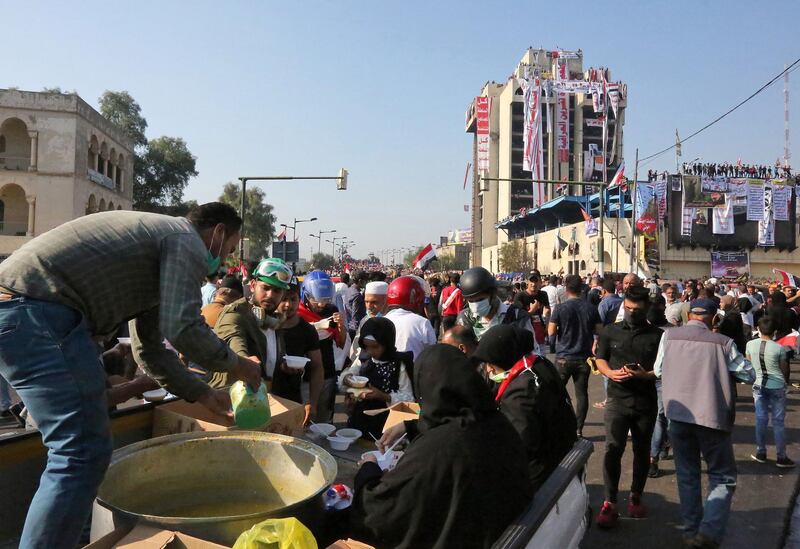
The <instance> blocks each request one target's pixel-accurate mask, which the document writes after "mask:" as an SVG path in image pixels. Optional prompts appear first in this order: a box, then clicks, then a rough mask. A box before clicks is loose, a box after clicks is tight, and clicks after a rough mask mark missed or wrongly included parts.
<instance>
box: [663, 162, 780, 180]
mask: <svg viewBox="0 0 800 549" xmlns="http://www.w3.org/2000/svg"><path fill="white" fill-rule="evenodd" d="M681 173H683V174H685V175H704V176H708V177H715V176H723V177H751V178H759V179H772V178H773V177H786V178H788V177H792V168H791V167H789V166H784V165H782V164H781V163H780V162H775V165H774V166H766V165H764V164H742V162H741V161H739V162H737V163H735V164H732V163H730V162H721V163H715V162H692V163H689V162H684V163H683V165H682V171H681ZM651 174H652V179H651V178H650V176H651ZM656 175H657V173H656V172H654V171H653V170H649V171H648V181H652V180H654V179H655V178H656Z"/></svg>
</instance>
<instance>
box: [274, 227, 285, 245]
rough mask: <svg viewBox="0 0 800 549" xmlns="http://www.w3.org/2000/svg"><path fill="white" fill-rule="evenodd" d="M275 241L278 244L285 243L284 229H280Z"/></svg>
mask: <svg viewBox="0 0 800 549" xmlns="http://www.w3.org/2000/svg"><path fill="white" fill-rule="evenodd" d="M275 240H277V241H278V242H286V227H284V228H283V229H281V232H279V233H278V234H277V235H276V236H275Z"/></svg>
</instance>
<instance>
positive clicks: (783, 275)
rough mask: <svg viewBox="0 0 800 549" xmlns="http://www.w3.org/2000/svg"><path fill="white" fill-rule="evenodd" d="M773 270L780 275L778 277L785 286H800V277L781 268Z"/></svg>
mask: <svg viewBox="0 0 800 549" xmlns="http://www.w3.org/2000/svg"><path fill="white" fill-rule="evenodd" d="M772 272H773V273H775V274H776V275H778V279H779V281H780V283H781V284H783V285H784V286H791V287H792V288H800V277H797V276H795V275H793V274H789V273H787V272H786V271H781V270H780V269H772Z"/></svg>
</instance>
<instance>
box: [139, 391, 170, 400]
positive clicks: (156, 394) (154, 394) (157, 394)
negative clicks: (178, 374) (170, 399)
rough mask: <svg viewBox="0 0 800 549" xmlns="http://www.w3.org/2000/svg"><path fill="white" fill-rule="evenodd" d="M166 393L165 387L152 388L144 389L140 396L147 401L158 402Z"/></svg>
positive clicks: (165, 396)
mask: <svg viewBox="0 0 800 549" xmlns="http://www.w3.org/2000/svg"><path fill="white" fill-rule="evenodd" d="M168 394H169V393H167V390H166V389H163V388H162V389H153V390H152V391H145V392H144V393H142V397H144V399H145V400H146V401H147V402H160V401H162V400H164V399H165V398H167V395H168Z"/></svg>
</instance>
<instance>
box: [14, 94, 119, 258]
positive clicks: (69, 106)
mask: <svg viewBox="0 0 800 549" xmlns="http://www.w3.org/2000/svg"><path fill="white" fill-rule="evenodd" d="M132 182H133V145H132V143H131V142H130V140H129V139H128V138H127V137H126V136H125V135H124V133H123V132H122V130H120V129H119V128H118V127H117V126H115V125H113V124H112V123H111V122H109V121H108V120H106V119H105V118H103V117H102V116H101V115H100V113H98V112H97V111H96V110H94V109H93V108H92V107H90V106H89V105H88V104H87V103H86V102H85V101H83V100H82V99H81V98H80V97H78V96H77V95H75V94H61V93H46V92H27V91H18V90H0V260H2V259H5V258H6V257H8V255H10V254H11V252H13V251H14V250H16V249H17V248H19V247H20V246H21V245H22V244H24V243H25V242H26V241H28V240H30V239H31V238H33V237H35V236H37V235H39V234H42V233H43V232H46V231H48V230H50V229H52V228H54V227H57V226H58V225H61V224H62V223H65V222H67V221H70V220H72V219H75V218H77V217H80V216H83V215H87V214H90V213H94V212H99V211H106V210H123V209H125V210H129V209H131V208H132V204H133V184H132Z"/></svg>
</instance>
